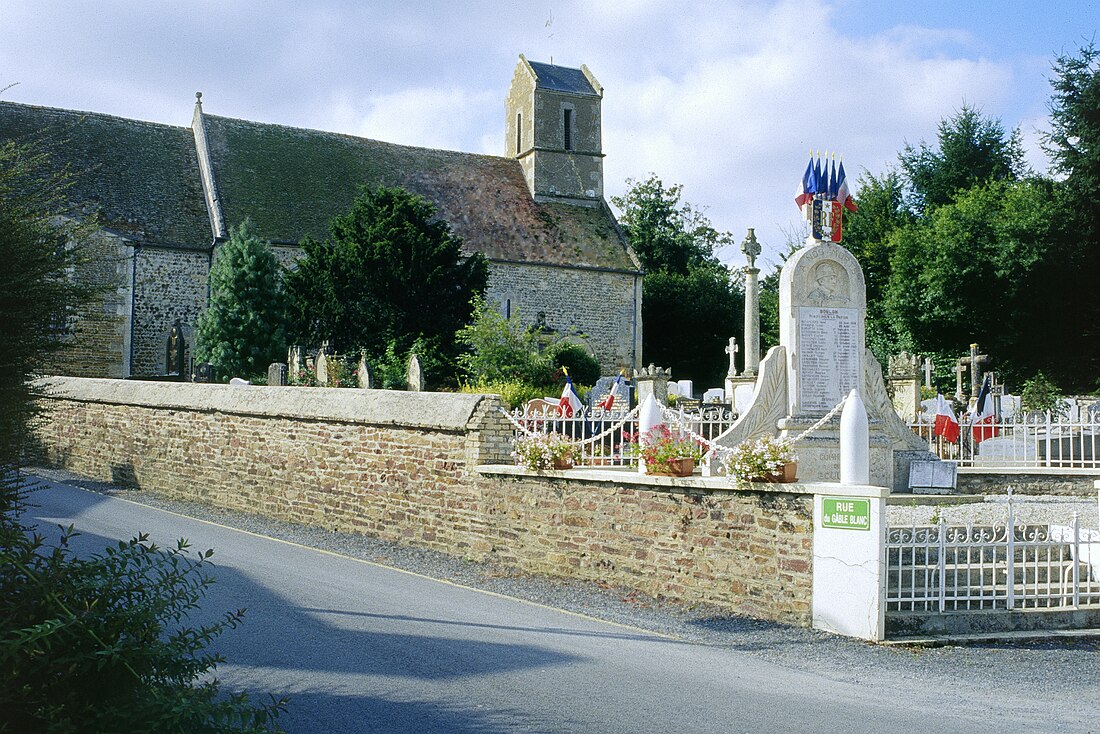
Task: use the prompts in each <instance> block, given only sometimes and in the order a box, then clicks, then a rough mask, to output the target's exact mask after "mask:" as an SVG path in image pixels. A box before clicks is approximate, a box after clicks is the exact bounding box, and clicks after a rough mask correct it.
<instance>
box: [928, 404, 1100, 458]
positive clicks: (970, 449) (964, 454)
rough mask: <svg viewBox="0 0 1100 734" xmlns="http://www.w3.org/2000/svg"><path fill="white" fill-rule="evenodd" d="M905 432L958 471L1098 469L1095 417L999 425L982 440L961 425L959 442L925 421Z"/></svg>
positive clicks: (1099, 438) (1037, 418)
mask: <svg viewBox="0 0 1100 734" xmlns="http://www.w3.org/2000/svg"><path fill="white" fill-rule="evenodd" d="M909 428H911V429H912V430H913V432H914V433H916V434H917V435H918V436H920V437H921V438H923V439H924V440H925V441H927V442H928V449H929V450H930V451H932V452H934V453H936V454H937V455H938V456H939V457H940V458H941V459H950V460H952V461H957V462H959V466H972V467H986V468H997V469H1029V468H1044V467H1045V468H1050V469H1100V414H1098V413H1096V412H1092V413H1089V414H1087V415H1086V416H1085V418H1084V419H1083V420H1069V419H1068V418H1061V417H1058V416H1052V415H1050V414H1047V415H1045V416H1043V415H1023V416H1020V417H1019V418H1018V419H1015V420H1000V421H998V422H996V423H993V424H992V427H991V428H989V427H983V428H982V429H980V433H979V435H981V436H983V439H982V440H981V441H976V440H974V431H973V430H972V429H971V427H970V426H968V425H966V423H965V422H964V423H963V425H962V430H961V432H960V433H961V435H960V437H959V441H958V442H957V443H948V442H946V441H944V440H943V439H942V438H941V437H939V436H936V435H935V433H934V430H933V429H934V426H933V424H932V423H931V422H929V421H928V420H925V421H920V422H916V423H910V424H909Z"/></svg>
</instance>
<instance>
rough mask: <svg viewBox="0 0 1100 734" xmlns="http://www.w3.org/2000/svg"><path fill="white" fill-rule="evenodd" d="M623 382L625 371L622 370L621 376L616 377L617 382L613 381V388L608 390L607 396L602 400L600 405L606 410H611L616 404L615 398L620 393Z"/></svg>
mask: <svg viewBox="0 0 1100 734" xmlns="http://www.w3.org/2000/svg"><path fill="white" fill-rule="evenodd" d="M622 384H623V373H622V371H621V370H620V371H619V376H618V377H616V378H615V382H613V383H611V390H609V391H608V393H607V397H606V398H604V399H603V400H601V401H600V407H601V408H603V409H604V410H611V408H612V407H613V406H614V405H615V398H616V397H617V396H618V394H619V388H620V387H621V386H622Z"/></svg>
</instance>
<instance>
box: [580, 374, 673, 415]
mask: <svg viewBox="0 0 1100 734" xmlns="http://www.w3.org/2000/svg"><path fill="white" fill-rule="evenodd" d="M617 379H619V378H618V377H601V378H600V379H598V380H596V384H595V385H594V386H593V387H592V393H591V394H592V396H593V405H598V404H600V403H601V402H603V401H604V400H605V399H606V398H607V394H608V393H609V392H611V386H612V385H614V384H615V380H617ZM631 387H632V386H631V384H630V383H629V382H627V381H626V380H625V379H624V380H623V384H622V385H620V386H619V392H618V394H617V395H615V403H614V405H613V406H612V408H614V409H620V408H629V407H630V390H631ZM670 394H671V391H670Z"/></svg>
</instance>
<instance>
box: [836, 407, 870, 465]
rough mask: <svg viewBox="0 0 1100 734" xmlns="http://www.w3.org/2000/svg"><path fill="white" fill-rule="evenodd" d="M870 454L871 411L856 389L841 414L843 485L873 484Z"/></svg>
mask: <svg viewBox="0 0 1100 734" xmlns="http://www.w3.org/2000/svg"><path fill="white" fill-rule="evenodd" d="M870 454H871V443H870V435H869V431H868V424H867V409H866V408H865V407H864V406H863V400H862V399H861V398H860V397H859V392H858V391H857V390H852V391H851V392H849V393H848V398H847V399H846V400H845V401H844V408H843V409H841V411H840V483H841V484H860V485H865V484H870V482H871V462H870Z"/></svg>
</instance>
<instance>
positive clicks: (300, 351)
mask: <svg viewBox="0 0 1100 734" xmlns="http://www.w3.org/2000/svg"><path fill="white" fill-rule="evenodd" d="M305 353H306V350H305V347H303V346H301V345H300V344H295V345H294V346H292V347H290V348H289V349H287V354H286V366H287V371H288V372H289V373H290V374H291V375H293V376H294V377H295V378H298V377H299V376H300V375H299V373H300V372H301V371H302V369H304V367H305Z"/></svg>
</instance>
